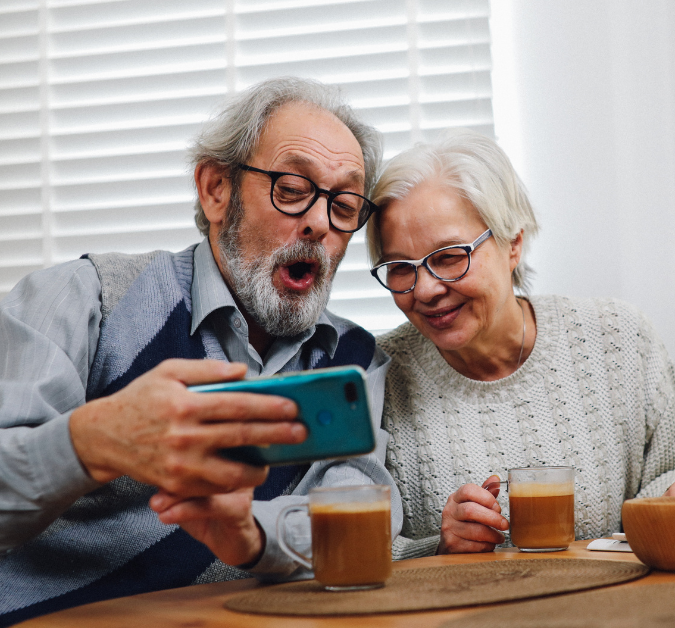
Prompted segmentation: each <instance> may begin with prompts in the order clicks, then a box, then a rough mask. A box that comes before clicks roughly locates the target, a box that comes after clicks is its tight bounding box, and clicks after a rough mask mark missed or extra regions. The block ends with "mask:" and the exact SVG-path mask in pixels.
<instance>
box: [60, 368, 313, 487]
mask: <svg viewBox="0 0 675 628" xmlns="http://www.w3.org/2000/svg"><path fill="white" fill-rule="evenodd" d="M245 374H246V366H245V365H244V364H237V363H232V364H230V363H226V362H220V361H218V360H178V359H175V360H166V361H165V362H162V363H161V364H160V365H159V366H157V367H155V368H154V369H152V370H150V371H148V372H147V373H145V374H144V375H141V376H140V377H139V378H137V379H135V380H134V381H133V382H131V383H130V384H129V385H128V386H126V387H125V388H123V389H121V390H119V391H118V392H116V393H114V394H112V395H110V396H109V397H103V398H101V399H96V400H94V401H90V402H89V403H87V404H85V405H84V406H81V407H79V408H77V409H76V410H74V411H73V413H72V415H71V417H70V435H71V439H72V441H73V446H74V448H75V451H76V453H77V455H78V456H79V458H80V461H81V462H82V464H83V465H84V467H85V468H86V470H87V471H88V473H89V474H90V475H91V477H92V478H94V479H95V480H97V481H98V482H101V483H106V482H110V481H112V480H114V479H115V478H117V477H119V476H122V475H128V476H130V477H132V478H134V479H135V480H138V481H139V482H143V483H145V484H151V485H153V486H157V487H159V488H161V489H163V490H164V491H167V492H168V493H171V494H172V495H175V496H178V497H195V496H203V495H211V494H214V493H225V492H228V491H233V490H236V489H239V488H242V487H251V486H256V485H258V484H261V483H262V482H264V481H265V477H266V475H267V467H253V466H249V465H245V464H241V463H236V462H231V461H228V460H226V459H224V458H222V457H220V456H219V455H218V453H217V451H218V450H219V449H221V448H224V447H238V446H241V445H268V444H276V443H285V444H294V443H300V442H302V441H303V440H305V438H306V437H307V431H306V429H305V428H304V426H303V425H302V424H300V423H297V422H294V421H293V419H294V418H295V417H296V416H297V406H296V405H295V403H294V402H292V401H290V400H289V399H285V398H283V397H276V396H272V395H255V394H252V393H240V392H227V393H225V392H223V393H208V394H206V393H195V392H190V391H188V390H187V386H190V385H193V384H208V383H215V382H222V381H228V380H237V379H241V378H242V377H243V376H244V375H245Z"/></svg>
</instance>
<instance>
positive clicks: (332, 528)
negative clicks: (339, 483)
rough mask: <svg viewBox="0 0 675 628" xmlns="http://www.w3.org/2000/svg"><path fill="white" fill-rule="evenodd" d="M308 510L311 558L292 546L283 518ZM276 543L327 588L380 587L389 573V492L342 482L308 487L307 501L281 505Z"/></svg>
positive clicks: (330, 589) (331, 589)
mask: <svg viewBox="0 0 675 628" xmlns="http://www.w3.org/2000/svg"><path fill="white" fill-rule="evenodd" d="M298 511H304V512H309V517H310V521H311V529H312V556H311V558H310V557H309V556H305V555H304V554H301V553H300V552H298V551H297V550H295V549H294V548H292V547H291V546H290V545H289V543H288V540H287V534H286V531H287V525H286V520H287V517H288V516H289V515H290V514H291V513H294V512H298ZM277 536H278V539H279V546H280V547H281V549H282V550H283V551H284V552H286V553H287V554H288V555H289V556H290V557H291V558H293V559H295V560H297V561H298V562H299V563H300V564H301V565H304V566H305V567H306V568H307V569H314V577H315V578H316V579H317V580H318V581H319V582H320V583H321V584H322V585H323V586H324V587H325V588H326V589H327V590H329V591H354V590H361V589H375V588H378V587H382V586H384V582H385V580H386V579H387V578H388V577H389V576H390V575H391V492H390V489H389V487H388V486H380V485H368V486H343V487H337V488H330V487H327V488H315V489H311V490H310V491H309V504H302V505H297V506H287V507H286V508H284V509H283V510H282V511H281V512H280V513H279V518H278V520H277Z"/></svg>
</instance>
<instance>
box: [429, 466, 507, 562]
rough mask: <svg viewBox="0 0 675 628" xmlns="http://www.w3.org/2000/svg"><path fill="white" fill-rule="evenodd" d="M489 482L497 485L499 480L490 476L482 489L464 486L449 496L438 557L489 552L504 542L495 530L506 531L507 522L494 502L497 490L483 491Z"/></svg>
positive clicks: (442, 523) (470, 485) (444, 509)
mask: <svg viewBox="0 0 675 628" xmlns="http://www.w3.org/2000/svg"><path fill="white" fill-rule="evenodd" d="M492 482H499V477H498V476H496V475H492V476H490V477H489V478H488V479H487V480H485V482H483V486H482V487H481V486H477V485H476V484H464V486H461V487H460V488H459V489H458V490H457V491H455V492H454V493H453V494H452V495H450V497H448V501H447V503H446V505H445V508H443V513H442V515H441V541H440V543H439V544H438V549H437V550H436V553H437V554H468V553H471V552H491V551H493V550H494V548H495V545H497V544H499V543H503V542H504V535H503V534H502V533H501V532H498V530H508V527H509V522H508V521H507V520H506V519H505V518H504V517H502V515H501V514H500V513H501V511H502V509H501V507H500V506H499V504H498V503H497V500H496V497H497V495H498V494H499V488H493V489H492V490H490V491H489V490H487V488H486V487H487V486H488V485H489V484H490V483H492Z"/></svg>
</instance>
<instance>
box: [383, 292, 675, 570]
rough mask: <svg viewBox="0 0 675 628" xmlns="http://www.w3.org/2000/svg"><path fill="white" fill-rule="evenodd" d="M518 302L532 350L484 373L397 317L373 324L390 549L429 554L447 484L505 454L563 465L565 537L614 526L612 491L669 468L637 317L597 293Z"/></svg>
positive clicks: (672, 429) (485, 471) (674, 405)
mask: <svg viewBox="0 0 675 628" xmlns="http://www.w3.org/2000/svg"><path fill="white" fill-rule="evenodd" d="M530 302H531V303H532V306H533V308H534V312H535V316H536V321H537V339H536V342H535V345H534V348H533V350H532V353H531V354H530V356H529V358H528V359H527V361H526V362H525V363H524V364H523V365H522V366H521V367H520V368H519V369H518V370H517V371H516V372H515V373H513V374H512V375H510V376H508V377H505V378H504V379H501V380H498V381H494V382H481V381H475V380H471V379H467V378H466V377H464V376H462V375H460V374H459V373H458V372H457V371H455V370H454V369H453V368H452V367H450V366H449V365H448V363H447V362H446V361H445V360H444V359H443V358H442V357H441V355H440V353H439V352H438V350H437V349H436V347H435V346H434V345H433V343H431V342H430V341H429V340H427V339H426V338H424V337H423V336H422V335H421V334H420V333H419V332H417V330H416V329H415V328H414V327H413V326H412V325H411V324H410V323H405V324H404V325H401V326H400V327H398V328H397V329H395V330H394V331H392V332H390V333H388V334H385V335H383V336H380V337H379V338H378V344H379V345H380V346H381V347H382V348H383V349H384V350H385V351H386V352H387V353H388V354H389V355H390V356H391V357H392V365H391V368H390V370H389V374H388V376H387V386H386V394H385V405H384V416H383V425H384V428H385V429H386V430H387V431H388V432H389V433H390V435H391V438H390V441H389V448H388V452H387V467H388V469H389V471H390V472H391V474H392V475H393V477H394V480H395V481H396V483H397V484H398V487H399V489H400V491H401V496H402V498H403V510H404V523H403V532H402V533H401V536H400V537H399V538H398V539H397V540H396V542H395V545H394V554H395V557H396V558H399V559H400V558H412V557H415V556H425V555H429V554H433V553H434V552H435V551H436V547H437V545H438V540H439V531H440V525H441V512H442V510H443V507H444V505H445V503H446V501H447V499H448V496H449V495H450V494H451V493H453V492H454V491H456V490H457V489H458V488H459V487H460V486H462V485H463V484H466V483H469V482H472V483H475V484H478V485H480V484H482V483H483V481H485V479H487V477H488V476H489V475H490V474H492V473H497V474H498V475H499V476H500V477H501V478H502V479H506V471H507V469H510V468H513V467H527V466H540V465H569V466H572V467H574V468H575V469H576V537H577V539H590V538H597V537H600V536H603V535H607V534H611V533H612V532H616V531H618V530H619V529H620V526H621V504H622V502H623V501H624V500H625V499H629V498H631V497H635V496H638V497H652V496H657V495H661V494H662V493H663V492H664V491H665V490H666V489H667V488H668V487H669V486H670V485H671V484H672V483H673V482H675V470H674V469H675V371H674V369H673V365H672V363H671V361H670V359H669V358H668V355H667V353H666V350H665V348H664V346H663V344H662V343H661V342H660V340H659V339H658V337H657V336H656V334H655V332H654V330H653V329H652V327H651V326H650V324H649V323H648V322H647V320H646V319H645V318H644V317H643V316H642V315H641V314H640V313H639V312H638V311H637V310H636V309H634V308H633V307H631V306H629V305H627V304H625V303H622V302H620V301H615V300H610V299H592V300H591V299H569V298H563V297H557V296H539V297H532V298H531V299H530ZM500 503H501V505H502V512H503V513H504V515H505V516H506V517H507V518H508V500H507V499H504V497H503V496H500Z"/></svg>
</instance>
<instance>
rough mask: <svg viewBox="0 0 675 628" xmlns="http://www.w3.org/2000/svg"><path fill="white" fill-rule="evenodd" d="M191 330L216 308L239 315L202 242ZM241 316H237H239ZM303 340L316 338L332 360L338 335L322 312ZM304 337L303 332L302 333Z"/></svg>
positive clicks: (196, 262)
mask: <svg viewBox="0 0 675 628" xmlns="http://www.w3.org/2000/svg"><path fill="white" fill-rule="evenodd" d="M191 296H192V327H191V329H190V335H193V334H194V333H195V331H197V328H198V327H199V326H200V325H201V324H202V323H203V322H204V319H205V318H206V317H207V316H208V315H209V314H211V312H214V311H215V310H218V309H220V308H232V309H234V310H236V311H237V312H239V308H238V307H237V304H236V303H235V300H234V298H233V297H232V293H231V292H230V289H229V288H228V287H227V284H226V283H225V280H224V279H223V276H222V275H221V273H220V269H219V268H218V264H216V260H215V259H214V257H213V251H212V250H211V244H210V243H209V239H208V238H204V240H203V241H202V242H200V244H199V245H198V246H197V248H196V249H195V253H194V270H193V277H192V288H191ZM239 313H240V314H241V312H239ZM307 331H309V332H310V333H309V334H307V339H309V338H311V337H312V336H315V337H316V341H317V342H318V343H319V346H320V347H321V348H322V349H323V350H324V351H325V352H326V353H327V354H328V355H330V357H331V358H332V357H333V356H334V355H335V351H336V349H337V344H338V339H339V337H338V331H337V329H336V328H335V325H333V323H332V322H331V320H330V319H329V318H328V316H327V315H326V312H325V310H324V311H323V312H321V316H320V317H319V320H318V321H317V323H316V325H315V326H314V327H312V328H310V329H309V330H307ZM304 333H307V332H304Z"/></svg>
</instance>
